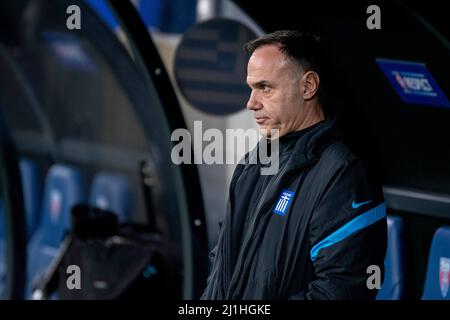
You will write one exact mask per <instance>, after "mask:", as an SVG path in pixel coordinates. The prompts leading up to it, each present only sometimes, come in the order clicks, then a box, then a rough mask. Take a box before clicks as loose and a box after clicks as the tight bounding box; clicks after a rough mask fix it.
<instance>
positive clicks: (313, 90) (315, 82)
mask: <svg viewBox="0 0 450 320" xmlns="http://www.w3.org/2000/svg"><path fill="white" fill-rule="evenodd" d="M302 83H303V85H302V92H301V94H302V96H303V99H304V100H311V99H312V98H314V97H315V96H316V94H317V91H318V90H319V85H320V78H319V75H318V74H317V73H316V72H314V71H306V72H305V73H304V74H303V76H302Z"/></svg>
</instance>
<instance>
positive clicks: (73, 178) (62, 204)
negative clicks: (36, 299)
mask: <svg viewBox="0 0 450 320" xmlns="http://www.w3.org/2000/svg"><path fill="white" fill-rule="evenodd" d="M85 201H86V197H85V192H84V189H83V179H82V176H81V173H80V172H79V171H78V170H77V169H76V168H74V167H69V166H64V165H58V164H57V165H53V166H52V167H51V168H50V169H49V171H48V174H47V177H46V181H45V189H44V195H43V200H42V210H41V219H40V223H39V226H38V228H37V230H36V232H35V234H34V235H33V237H32V239H31V240H30V243H29V245H28V271H27V272H28V273H27V275H28V282H29V283H28V285H30V284H31V282H30V281H32V280H33V278H34V277H35V276H37V275H40V274H41V273H42V272H43V271H44V270H45V269H46V268H47V267H48V265H49V264H50V262H51V261H52V260H53V258H54V257H55V256H56V254H57V252H58V248H59V245H60V243H61V241H62V240H63V237H64V234H65V231H67V230H68V229H69V227H70V213H71V209H72V207H73V206H74V205H76V204H78V203H85ZM29 293H30V292H27V295H29Z"/></svg>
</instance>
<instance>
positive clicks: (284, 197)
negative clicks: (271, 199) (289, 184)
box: [273, 190, 294, 216]
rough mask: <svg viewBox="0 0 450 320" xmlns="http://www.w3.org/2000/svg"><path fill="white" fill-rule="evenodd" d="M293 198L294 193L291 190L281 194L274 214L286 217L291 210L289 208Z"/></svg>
mask: <svg viewBox="0 0 450 320" xmlns="http://www.w3.org/2000/svg"><path fill="white" fill-rule="evenodd" d="M293 198H294V192H292V191H289V190H283V191H282V192H281V195H280V198H278V201H277V202H276V203H275V208H274V209H273V212H274V213H276V214H279V215H282V216H284V215H285V214H286V212H287V211H288V210H289V206H290V205H291V202H292V199H293Z"/></svg>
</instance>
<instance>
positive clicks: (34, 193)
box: [19, 159, 42, 239]
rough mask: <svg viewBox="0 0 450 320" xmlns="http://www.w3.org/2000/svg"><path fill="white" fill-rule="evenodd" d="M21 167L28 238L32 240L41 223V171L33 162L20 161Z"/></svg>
mask: <svg viewBox="0 0 450 320" xmlns="http://www.w3.org/2000/svg"><path fill="white" fill-rule="evenodd" d="M19 167H20V174H21V177H22V189H23V200H24V207H25V218H26V222H27V238H28V239H30V238H31V235H32V234H33V233H34V231H35V230H36V227H37V224H38V222H39V210H40V204H41V198H42V192H41V191H42V189H41V181H40V179H39V169H38V167H37V165H36V163H34V162H33V161H31V160H28V159H22V160H20V163H19Z"/></svg>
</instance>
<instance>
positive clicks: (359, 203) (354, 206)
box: [352, 200, 372, 209]
mask: <svg viewBox="0 0 450 320" xmlns="http://www.w3.org/2000/svg"><path fill="white" fill-rule="evenodd" d="M370 202H372V200H369V201H366V202H358V203H357V202H355V200H353V202H352V208H353V209H357V208H359V207H361V206H363V205H365V204H368V203H370Z"/></svg>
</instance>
